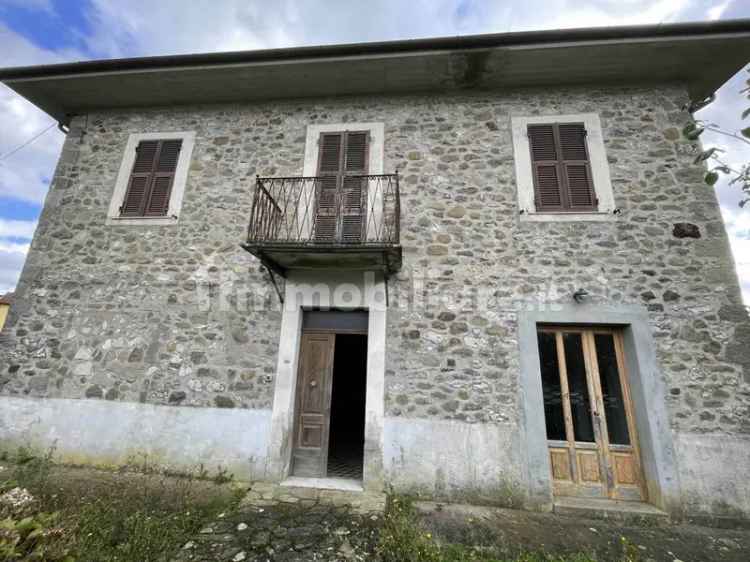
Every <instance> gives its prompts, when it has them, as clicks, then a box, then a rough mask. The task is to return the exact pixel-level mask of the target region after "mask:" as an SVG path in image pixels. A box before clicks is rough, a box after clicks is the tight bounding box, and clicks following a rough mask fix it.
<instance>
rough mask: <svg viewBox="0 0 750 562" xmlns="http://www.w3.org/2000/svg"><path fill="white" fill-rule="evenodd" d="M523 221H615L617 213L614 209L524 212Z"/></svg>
mask: <svg viewBox="0 0 750 562" xmlns="http://www.w3.org/2000/svg"><path fill="white" fill-rule="evenodd" d="M520 217H521V222H602V221H613V220H616V219H617V215H616V214H614V213H613V212H612V211H599V212H595V213H523V214H521V215H520Z"/></svg>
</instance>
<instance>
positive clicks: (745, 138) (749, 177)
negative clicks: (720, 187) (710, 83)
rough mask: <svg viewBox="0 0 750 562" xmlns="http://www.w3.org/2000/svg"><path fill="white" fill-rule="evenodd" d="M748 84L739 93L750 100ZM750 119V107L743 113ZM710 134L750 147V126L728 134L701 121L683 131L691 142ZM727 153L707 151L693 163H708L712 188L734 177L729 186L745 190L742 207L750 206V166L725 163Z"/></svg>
mask: <svg viewBox="0 0 750 562" xmlns="http://www.w3.org/2000/svg"><path fill="white" fill-rule="evenodd" d="M748 72H750V69H748ZM745 84H746V86H745V87H744V88H743V89H742V90H740V92H739V93H740V94H742V95H744V96H745V97H746V98H747V99H748V100H750V79H747V80H745ZM713 99H714V98H713V97H711V98H710V99H708V100H706V101H704V102H701V103H699V104H695V105H693V106H692V107H691V109H690V111H691V112H693V111H697V110H698V109H701V108H703V107H705V106H706V105H708V104H709V103H711V102H712V101H713ZM748 117H750V107H747V108H746V109H745V110H744V111H743V112H742V115H741V119H743V120H744V119H747V118H748ZM706 131H710V132H712V133H718V134H720V135H724V136H726V137H730V138H732V139H734V140H737V141H740V142H742V143H744V144H746V145H748V146H750V126H747V127H744V128H742V129H740V130H739V131H727V130H725V129H722V128H721V127H720V126H719V125H717V124H716V123H708V122H706V121H702V120H699V119H698V120H695V121H691V122H690V123H688V124H687V125H685V127H684V128H683V129H682V136H683V137H684V138H685V139H687V140H688V141H690V142H696V141H698V140H700V137H701V135H702V134H703V133H704V132H706ZM723 152H724V150H722V149H720V148H717V147H710V148H707V149H706V150H703V151H701V152H700V153H699V154H698V155H697V156H696V157H695V160H694V161H693V163H694V164H705V165H706V166H707V168H708V169H707V170H706V173H705V174H704V176H703V179H704V181H705V182H706V184H707V185H709V186H712V187H713V186H714V185H716V182H718V181H719V178H720V177H721V176H722V175H724V176H728V177H729V178H730V179H729V185H732V186H737V187H738V188H739V189H740V191H742V195H743V198H742V199H741V200H740V203H739V204H740V207H744V206H745V205H747V204H748V203H750V163H745V164H741V165H740V166H739V168H738V167H732V166H730V165H729V164H727V163H726V162H725V161H724V160H722V158H721V154H722V153H723Z"/></svg>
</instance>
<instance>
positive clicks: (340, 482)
mask: <svg viewBox="0 0 750 562" xmlns="http://www.w3.org/2000/svg"><path fill="white" fill-rule="evenodd" d="M280 485H281V486H285V487H289V488H317V489H319V490H341V491H342V492H362V491H364V488H363V487H362V481H361V480H355V479H354V478H306V477H303V476H290V477H289V478H287V479H286V480H284V481H283V482H281V484H280Z"/></svg>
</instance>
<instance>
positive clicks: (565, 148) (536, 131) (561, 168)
mask: <svg viewBox="0 0 750 562" xmlns="http://www.w3.org/2000/svg"><path fill="white" fill-rule="evenodd" d="M528 136H529V146H530V148H531V164H532V167H533V177H534V199H535V203H536V210H537V211H539V212H555V211H558V212H561V211H571V212H575V211H580V212H585V211H595V210H596V208H597V201H596V194H595V192H594V185H593V182H592V179H591V166H590V164H589V159H588V152H587V150H586V129H585V128H584V126H583V124H580V123H574V124H561V125H558V124H549V125H529V127H528Z"/></svg>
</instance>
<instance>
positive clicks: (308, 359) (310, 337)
mask: <svg viewBox="0 0 750 562" xmlns="http://www.w3.org/2000/svg"><path fill="white" fill-rule="evenodd" d="M366 386H367V312H365V311H325V312H324V311H306V312H305V314H304V316H303V322H302V346H301V349H300V363H299V372H298V375H297V395H296V401H295V430H294V446H293V449H292V475H293V476H299V477H312V478H324V477H328V478H346V479H352V480H362V476H363V461H364V440H365V395H366Z"/></svg>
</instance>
